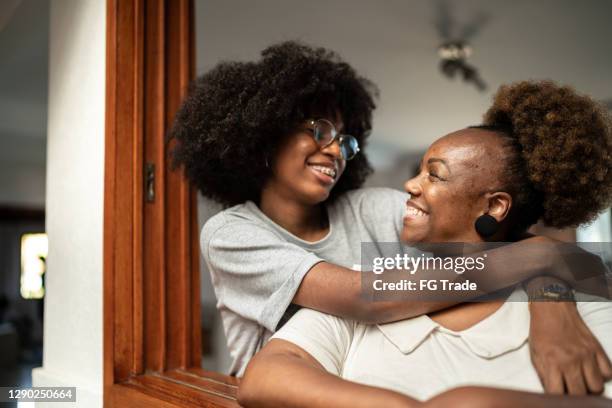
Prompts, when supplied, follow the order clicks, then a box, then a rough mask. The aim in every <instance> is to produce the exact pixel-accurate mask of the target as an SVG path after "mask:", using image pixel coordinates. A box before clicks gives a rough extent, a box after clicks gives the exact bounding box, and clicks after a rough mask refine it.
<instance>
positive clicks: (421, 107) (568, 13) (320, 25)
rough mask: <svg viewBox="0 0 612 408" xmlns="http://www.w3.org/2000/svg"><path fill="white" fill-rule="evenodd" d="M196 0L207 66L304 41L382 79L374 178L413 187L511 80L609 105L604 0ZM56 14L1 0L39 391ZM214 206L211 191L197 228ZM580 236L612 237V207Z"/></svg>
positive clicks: (12, 216) (208, 302)
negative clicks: (444, 141) (426, 155)
mask: <svg viewBox="0 0 612 408" xmlns="http://www.w3.org/2000/svg"><path fill="white" fill-rule="evenodd" d="M57 1H62V0H57ZM83 1H85V0H83ZM89 1H103V0H89ZM195 8H196V46H197V50H196V59H197V67H196V71H197V73H198V74H201V73H204V72H206V71H207V70H209V69H210V68H211V67H213V66H214V65H215V64H217V63H218V62H220V61H222V60H252V59H256V58H258V56H259V52H260V51H261V50H262V49H263V48H265V47H267V46H268V45H270V44H272V43H275V42H279V41H283V40H294V39H298V40H302V41H305V42H307V43H310V44H312V45H320V46H324V47H328V48H330V49H332V50H335V51H337V52H338V53H339V54H340V55H341V56H342V57H343V58H344V59H345V60H346V61H347V62H349V63H350V64H351V65H353V66H354V67H355V68H356V69H357V71H358V72H359V73H361V74H362V75H363V76H365V77H367V78H369V79H371V80H372V81H374V82H375V83H376V84H377V85H378V87H379V89H380V99H379V100H378V109H377V110H376V111H375V114H374V131H373V133H372V135H371V137H370V142H369V145H368V147H367V149H366V153H367V154H368V156H369V158H370V160H371V162H372V164H373V165H374V167H375V169H376V173H375V174H374V175H373V176H372V177H371V179H370V180H369V181H368V183H367V185H372V186H373V185H378V186H381V185H382V186H389V187H393V188H397V189H402V185H403V182H404V181H405V180H406V179H407V178H409V177H411V175H412V173H413V171H414V168H415V165H416V163H417V162H418V160H419V159H420V156H421V155H422V154H423V152H424V150H425V149H426V147H427V146H428V145H429V144H430V143H431V142H432V141H433V140H435V139H436V138H438V137H440V136H442V135H444V134H446V133H448V132H450V131H452V130H456V129H458V128H462V127H465V126H467V125H471V124H477V123H478V122H479V121H480V119H481V116H482V114H483V113H484V111H485V109H486V108H487V107H488V105H489V103H490V101H491V96H492V94H493V93H494V92H495V90H496V89H497V87H498V86H499V85H500V84H502V83H507V82H511V81H515V80H523V79H543V78H550V79H554V80H556V81H558V82H561V83H565V84H570V85H573V86H575V87H576V88H577V89H578V90H580V91H582V92H585V93H588V94H591V95H592V96H593V97H595V98H597V99H599V100H601V101H603V102H604V103H607V104H608V106H610V105H611V102H612V78H611V75H610V73H611V72H612V45H611V44H610V39H611V38H612V25H610V23H609V19H610V16H611V15H612V2H610V1H607V0H583V1H580V2H578V1H575V0H537V1H533V0H521V1H514V2H507V1H501V0H457V1H435V0H431V1H421V0H385V1H375V0H367V1H366V0H331V1H330V0H328V1H323V0H311V1H308V2H305V1H297V0H258V1H256V2H255V1H248V0H195ZM49 9H50V8H49V2H48V1H46V0H1V1H0V385H2V386H8V385H21V386H30V385H31V368H32V367H35V366H40V365H41V354H42V348H41V344H42V333H43V330H42V321H43V320H42V316H43V313H44V310H43V299H44V289H45V286H44V281H45V280H44V272H45V266H46V252H45V250H46V237H45V235H44V232H45V185H46V174H47V163H46V156H47V147H46V146H47V128H48V123H47V111H48V109H49V106H48V103H47V100H48V89H49V86H50V84H49V75H48V72H49V18H50V15H49ZM75 41H87V38H84V37H83V38H78V39H77V40H75ZM58 63H61V61H58ZM72 80H73V81H77V82H78V81H79V78H73V79H71V81H72ZM58 148H60V147H58ZM62 166H70V163H62ZM54 182H55V183H59V184H61V183H62V181H61V180H54ZM217 211H219V207H218V206H216V205H214V204H213V203H210V202H207V201H206V200H204V199H202V198H201V197H200V200H199V214H198V218H199V223H200V227H201V226H202V225H203V224H204V222H205V221H206V220H207V219H208V218H209V217H210V216H212V215H213V214H214V213H216V212H217ZM83 228H87V225H84V226H83ZM41 234H43V235H41ZM573 234H574V232H573V231H572V232H571V234H570V235H569V236H570V237H574V236H575V237H576V238H577V239H578V240H582V241H607V242H610V241H611V238H610V215H609V212H608V214H604V215H603V216H602V217H600V219H599V220H598V221H597V222H596V223H594V224H593V225H591V226H590V227H588V228H584V229H581V230H579V231H577V232H576V233H575V235H573ZM64 238H65V239H73V238H72V237H64ZM201 272H202V273H201V276H202V278H201V282H202V287H201V296H202V322H203V323H202V330H203V332H204V336H202V338H203V339H204V344H203V352H204V353H203V354H204V358H203V366H204V367H205V368H207V369H211V370H215V371H225V370H226V369H227V367H228V365H229V356H228V354H227V350H226V347H225V338H224V334H223V329H222V326H221V322H220V320H219V318H218V315H217V312H216V309H215V303H216V300H215V296H214V292H213V290H212V285H211V283H210V276H209V274H208V271H207V270H206V267H205V265H204V262H201ZM84 273H86V271H84ZM49 310H51V309H49Z"/></svg>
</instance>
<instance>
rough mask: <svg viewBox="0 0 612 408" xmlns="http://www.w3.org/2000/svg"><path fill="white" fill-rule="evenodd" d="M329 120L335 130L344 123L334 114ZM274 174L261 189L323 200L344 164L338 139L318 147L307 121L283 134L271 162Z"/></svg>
mask: <svg viewBox="0 0 612 408" xmlns="http://www.w3.org/2000/svg"><path fill="white" fill-rule="evenodd" d="M325 119H327V120H329V121H330V122H332V123H333V124H334V126H335V127H336V129H337V130H338V132H342V128H343V123H342V119H341V118H340V116H339V115H338V116H337V117H336V118H325ZM272 166H273V167H272V173H273V176H272V177H271V178H270V180H268V182H267V184H266V186H265V187H264V189H272V190H274V192H275V194H274V195H275V197H277V198H278V197H283V198H285V199H288V200H298V201H300V202H301V203H305V204H308V205H316V204H319V203H322V202H323V201H325V200H326V199H327V198H328V197H329V194H330V192H331V190H332V188H333V187H334V186H335V185H336V183H337V182H338V180H339V179H340V176H341V175H342V173H343V172H344V169H345V167H346V161H345V160H343V159H342V156H341V153H340V146H339V145H338V142H337V141H334V142H333V143H332V144H330V145H329V146H326V147H323V148H322V147H319V145H318V144H317V142H316V141H315V140H314V138H313V133H312V129H311V128H309V127H308V125H306V124H305V125H304V127H303V128H302V129H300V130H298V131H297V132H296V133H295V134H293V135H291V136H289V137H287V138H286V140H285V141H284V143H283V144H282V145H281V146H280V147H279V149H278V152H277V154H276V157H275V159H274V160H273V163H272Z"/></svg>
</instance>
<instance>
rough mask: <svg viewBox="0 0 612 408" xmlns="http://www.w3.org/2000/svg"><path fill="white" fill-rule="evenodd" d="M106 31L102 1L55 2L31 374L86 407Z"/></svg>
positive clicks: (93, 353)
mask: <svg viewBox="0 0 612 408" xmlns="http://www.w3.org/2000/svg"><path fill="white" fill-rule="evenodd" d="M105 37H106V2H105V1H100V0H53V1H52V4H51V23H50V50H49V54H50V61H49V112H48V142H47V192H46V211H47V213H46V220H47V221H46V223H47V225H46V229H47V233H48V235H49V257H48V263H47V266H48V271H47V277H46V285H47V293H46V296H45V329H44V352H43V367H42V368H37V369H34V371H33V373H32V376H33V385H34V386H44V385H48V386H76V387H77V404H76V405H77V406H79V407H87V408H90V407H101V406H102V385H103V377H102V368H103V364H102V344H103V333H102V328H103V325H102V225H103V222H102V221H103V213H102V212H103V187H104V100H105V46H106V44H105ZM56 405H57V404H55V405H54V404H49V406H50V407H54V406H56ZM41 406H42V405H41ZM71 406H74V405H71Z"/></svg>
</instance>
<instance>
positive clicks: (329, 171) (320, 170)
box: [308, 164, 336, 180]
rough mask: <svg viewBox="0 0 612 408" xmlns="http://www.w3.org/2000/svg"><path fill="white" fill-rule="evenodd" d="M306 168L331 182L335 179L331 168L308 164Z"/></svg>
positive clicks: (334, 173) (334, 170)
mask: <svg viewBox="0 0 612 408" xmlns="http://www.w3.org/2000/svg"><path fill="white" fill-rule="evenodd" d="M308 167H310V168H311V169H313V170H314V171H315V172H317V173H320V174H324V175H326V176H328V177H330V178H331V179H332V180H334V179H335V178H336V169H334V168H332V167H327V166H321V165H318V164H309V165H308Z"/></svg>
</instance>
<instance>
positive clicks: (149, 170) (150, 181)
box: [144, 163, 155, 203]
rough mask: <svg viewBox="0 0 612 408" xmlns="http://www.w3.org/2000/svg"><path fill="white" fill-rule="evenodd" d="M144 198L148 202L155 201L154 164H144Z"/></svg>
mask: <svg viewBox="0 0 612 408" xmlns="http://www.w3.org/2000/svg"><path fill="white" fill-rule="evenodd" d="M144 187H145V191H144V193H145V200H146V201H147V202H148V203H152V202H154V201H155V164H153V163H146V164H145V184H144Z"/></svg>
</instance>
